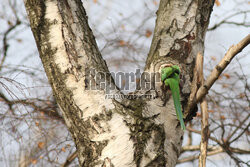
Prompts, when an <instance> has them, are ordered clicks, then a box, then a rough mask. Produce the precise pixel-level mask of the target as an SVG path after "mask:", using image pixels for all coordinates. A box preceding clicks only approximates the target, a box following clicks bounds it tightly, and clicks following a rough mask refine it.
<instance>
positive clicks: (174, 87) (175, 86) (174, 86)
mask: <svg viewBox="0 0 250 167" xmlns="http://www.w3.org/2000/svg"><path fill="white" fill-rule="evenodd" d="M165 84H166V85H169V87H170V89H171V92H172V96H173V100H174V106H175V110H176V115H177V118H178V120H179V121H180V123H181V129H183V130H185V124H184V121H183V114H182V111H181V102H180V89H179V80H178V79H177V78H168V79H166V80H165Z"/></svg>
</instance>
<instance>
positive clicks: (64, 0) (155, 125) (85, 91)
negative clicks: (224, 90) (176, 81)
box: [24, 0, 213, 167]
mask: <svg viewBox="0 0 250 167" xmlns="http://www.w3.org/2000/svg"><path fill="white" fill-rule="evenodd" d="M24 2H25V6H26V10H27V14H28V18H29V20H30V25H31V30H32V32H33V35H34V37H35V40H36V44H37V48H38V50H39V54H40V58H41V60H42V62H43V66H44V69H45V71H46V74H47V77H48V79H49V82H50V84H51V87H52V89H53V93H54V96H55V98H56V100H57V103H58V105H59V106H60V109H61V111H62V113H63V117H64V120H65V122H66V125H67V127H68V129H69V131H70V133H71V135H72V137H73V139H74V142H75V144H76V148H77V153H78V159H79V164H80V166H86V167H92V166H103V167H108V166H114V167H134V166H137V167H139V166H140V167H144V166H148V167H152V166H168V167H171V166H175V164H176V162H177V159H178V156H179V154H180V149H181V144H182V138H183V131H182V130H181V128H180V125H179V122H178V120H177V117H176V115H175V108H174V105H173V100H172V98H169V96H170V95H169V94H168V93H167V96H166V92H164V91H163V90H162V89H161V85H160V84H156V85H155V86H154V89H151V90H148V91H145V90H139V91H137V92H136V93H139V94H142V93H144V94H151V95H153V96H154V98H152V99H143V98H136V99H133V100H128V99H124V100H116V99H105V93H106V91H107V89H106V88H108V89H109V91H111V92H110V93H112V94H120V92H119V90H116V89H112V88H114V87H115V84H114V82H113V80H112V79H111V76H110V74H109V71H108V68H107V65H106V63H105V61H104V60H103V58H102V56H101V54H100V51H99V50H98V47H97V44H96V41H95V38H94V36H93V33H92V31H91V29H90V28H89V25H88V21H87V16H86V13H85V10H84V8H83V5H82V2H81V0H39V1H38V0H24ZM212 7H213V0H187V1H186V0H162V1H161V2H160V5H159V10H158V11H157V20H156V27H155V31H154V37H153V40H152V45H151V48H150V52H149V55H148V58H147V61H146V66H145V71H146V72H150V73H155V72H159V71H160V69H161V67H163V66H166V65H168V64H177V65H179V66H180V68H181V74H182V78H181V80H182V83H183V84H182V87H181V99H182V107H183V109H184V108H185V106H186V104H187V99H188V97H189V95H190V91H191V82H192V77H193V68H194V62H195V57H196V55H197V53H199V52H200V53H203V51H204V36H205V33H206V30H207V26H208V22H209V17H210V14H211V11H212ZM91 69H95V70H96V71H97V72H104V73H106V74H107V75H106V76H105V77H106V80H108V81H109V82H108V84H107V85H106V87H103V86H102V85H101V83H100V82H99V81H97V80H95V78H94V77H87V75H88V70H91ZM142 80H144V81H148V79H147V78H144V79H142ZM149 82H152V83H151V84H152V85H154V81H149ZM91 83H92V84H93V83H95V84H96V86H99V87H100V89H99V90H90V86H91ZM167 97H168V98H167ZM164 101H165V102H166V104H165V105H164ZM185 115H187V118H191V117H192V115H193V113H192V112H190V113H185ZM187 120H188V119H186V121H187Z"/></svg>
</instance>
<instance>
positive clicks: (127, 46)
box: [1, 2, 249, 164]
mask: <svg viewBox="0 0 250 167" xmlns="http://www.w3.org/2000/svg"><path fill="white" fill-rule="evenodd" d="M154 3H155V2H154ZM192 5H194V4H191V7H192ZM10 6H11V7H12V9H13V11H15V10H14V9H15V8H16V4H12V2H10ZM79 6H80V5H79ZM163 9H164V8H163ZM38 11H40V10H38ZM54 11H55V9H53V10H52V14H53V12H54ZM159 11H160V10H159ZM15 12H16V11H15ZM64 12H66V10H64ZM189 12H190V11H189ZM16 13H17V12H16ZM67 13H68V12H66V14H67ZM159 13H160V12H158V15H160V14H159ZM163 13H164V12H163ZM191 13H192V12H191ZM49 14H51V13H50V12H49ZM54 14H55V13H54ZM15 17H16V19H17V20H20V19H18V18H19V17H20V16H19V15H15ZM158 17H159V16H158ZM41 18H42V17H41ZM164 18H165V17H164ZM166 18H167V17H166ZM147 19H148V18H146V19H145V20H147ZM11 20H13V19H11ZM177 20H179V19H177ZM54 21H55V20H54ZM68 21H69V20H68ZM17 23H18V21H17ZM31 23H32V22H31ZM142 23H143V22H142ZM24 24H25V22H24V23H23V22H21V23H18V24H17V26H19V25H24ZM54 24H55V25H56V24H57V22H56V21H55V22H54V23H53V24H52V26H53V25H54ZM166 24H167V23H166ZM177 25H178V24H177ZM243 25H244V24H243ZM79 27H80V26H79ZM141 27H143V24H142V26H141ZM166 27H167V26H166ZM14 28H15V27H14ZM121 29H124V26H121ZM11 30H12V29H11V25H10V30H9V29H8V31H11ZM139 30H140V27H139V28H138V31H135V34H134V35H133V36H138V37H140V38H142V37H143V36H144V38H146V39H147V38H148V37H150V36H151V35H150V33H151V32H152V31H150V30H147V29H145V31H144V32H145V34H144V33H141V32H140V31H139ZM6 32H7V31H6ZM56 32H57V31H56ZM177 32H178V29H177ZM116 33H117V32H116ZM155 33H157V30H156V31H155ZM6 34H7V35H8V33H6ZM123 34H124V33H123ZM131 34H132V33H131ZM7 35H6V36H7ZM38 35H39V34H38ZM40 35H41V34H40ZM53 35H56V33H55V34H53ZM163 35H164V34H163ZM177 35H180V34H178V33H177ZM97 36H98V32H97ZM131 36H132V35H131ZM111 38H112V37H111ZM125 38H126V37H125ZM125 38H123V37H120V39H119V38H117V37H116V38H115V40H109V39H108V41H107V46H109V48H111V49H110V50H112V48H116V50H122V51H126V52H124V53H127V52H128V53H130V54H131V52H129V51H132V52H134V53H135V51H137V50H139V48H140V47H138V45H134V44H133V42H134V43H135V44H136V43H137V42H138V40H137V41H136V40H132V39H128V40H127V39H125ZM171 38H173V37H171ZM164 39H166V38H165V37H164ZM154 40H157V39H154ZM3 41H6V37H5V40H3ZM17 41H18V40H17ZM45 41H46V40H45ZM39 42H41V41H39ZM100 43H101V42H100ZM109 43H111V46H110V44H109ZM138 43H140V41H139V42H138ZM194 43H195V42H194ZM191 44H192V42H191ZM141 46H143V45H141ZM152 46H153V45H152ZM3 48H4V50H5V51H6V53H7V49H5V48H6V47H3ZM106 48H107V47H103V49H102V52H104V55H105V51H106V55H107V53H108V52H109V49H106ZM105 49H106V50H105ZM183 49H187V48H185V47H184V48H183ZM92 50H95V49H92ZM113 50H114V49H113ZM113 50H112V52H113V54H115V51H113ZM142 51H143V50H142ZM112 52H111V53H112ZM137 52H139V51H137ZM140 53H143V52H140ZM151 53H152V47H151ZM153 53H154V52H153ZM71 54H73V53H71ZM109 54H110V53H109ZM6 55H7V54H6ZM79 55H80V54H79ZM110 55H112V54H110ZM128 55H129V54H128ZM142 55H143V54H142ZM196 55H197V54H194V53H193V56H196ZM5 57H6V56H5ZM127 58H128V57H127ZM129 58H130V57H129ZM144 58H145V57H144ZM119 59H121V58H120V57H119ZM123 59H124V58H123ZM107 60H108V58H107ZM110 60H112V57H111V58H110ZM117 60H118V59H117ZM132 60H133V59H132ZM100 61H102V60H100ZM128 61H131V60H128ZM149 62H152V61H149ZM160 62H161V63H163V64H164V63H166V62H164V61H162V60H160ZM110 63H112V62H111V61H109V62H108V64H110ZM113 63H114V64H115V60H114V62H113ZM132 63H134V62H132ZM81 65H83V64H81ZM139 65H140V63H139ZM5 68H6V67H5ZM100 68H101V67H100ZM105 68H106V67H104V69H105ZM11 71H12V75H15V74H13V71H14V72H16V73H17V75H18V76H20V74H19V73H20V72H19V71H22V72H23V71H26V73H27V74H28V73H30V74H29V75H30V76H32V77H30V78H33V79H37V78H36V77H34V76H36V74H35V73H34V71H36V70H35V69H34V70H30V69H29V71H27V70H23V69H17V68H16V67H15V69H12V70H9V71H8V72H5V73H4V74H10V73H11ZM31 71H32V72H31ZM237 71H238V70H237ZM36 72H37V71H36ZM189 75H192V73H190V74H189ZM224 76H225V77H226V78H230V80H231V79H232V78H234V77H235V76H234V75H232V74H231V73H230V74H227V75H224ZM239 76H242V75H239ZM222 79H223V78H222ZM236 80H238V79H237V78H236ZM241 80H242V78H241ZM243 80H244V79H243ZM4 81H8V83H5V84H3V85H6V86H8V88H10V85H11V84H10V83H11V82H12V83H13V84H15V85H14V86H16V87H18V90H19V92H20V93H23V92H22V91H20V89H21V90H24V87H22V85H20V84H17V83H14V81H13V80H10V79H8V80H6V79H4V78H3V82H4ZM9 81H11V82H9ZM221 82H222V83H223V84H225V81H221ZM245 82H246V85H247V80H246V81H245ZM81 86H82V85H81ZM5 88H6V87H5ZM224 88H229V87H224ZM241 88H242V89H245V90H244V91H243V92H245V93H246V96H247V91H249V89H247V86H246V87H241ZM25 89H26V88H25ZM5 90H10V91H9V95H10V92H15V93H13V94H14V95H16V96H17V93H16V91H14V90H13V89H12V88H11V89H5ZM29 92H30V91H29ZM20 93H19V94H20ZM23 94H24V93H23ZM237 94H238V93H237ZM243 94H244V93H243ZM9 95H8V94H7V95H6V93H5V94H4V93H3V95H2V96H1V97H2V99H3V103H4V104H6V105H7V108H6V109H5V110H3V111H6V113H4V114H3V116H4V117H3V118H4V119H5V121H7V122H11V123H10V124H9V126H10V127H12V128H13V127H14V128H16V127H18V124H14V125H13V121H12V120H15V123H16V122H22V124H23V120H26V123H27V120H31V119H32V120H34V122H32V123H33V125H35V126H36V127H37V128H39V130H37V129H35V130H34V131H39V134H41V132H42V131H43V130H46V129H47V128H48V127H53V125H54V127H57V128H58V129H60V127H62V126H63V124H61V125H60V124H58V122H59V121H58V120H62V119H61V118H62V117H61V115H60V113H59V112H58V109H57V106H56V105H55V101H54V99H53V98H52V97H51V96H50V95H47V97H48V98H42V99H35V98H34V99H31V98H29V99H27V98H25V97H24V98H21V97H20V96H17V97H18V98H17V97H12V98H10V97H8V96H9ZM6 96H7V97H8V98H7V97H6ZM12 96H13V95H12ZM216 96H218V92H217V94H216ZM223 96H225V95H224V94H223ZM242 96H243V95H242ZM242 96H241V97H242ZM43 97H45V96H43ZM231 97H232V96H231ZM244 98H245V97H243V99H244ZM12 99H15V100H12ZM16 99H17V100H16ZM234 99H235V98H234ZM97 100H100V99H98V98H97ZM213 100H214V98H213ZM241 101H242V99H241ZM219 102H221V100H219ZM248 102H249V101H248ZM122 103H123V102H122ZM130 103H132V104H131V105H132V106H135V107H136V105H135V104H134V103H133V102H127V101H126V102H125V104H126V108H127V107H128V106H129V104H130ZM140 103H141V102H140ZM19 104H24V105H25V106H26V108H24V109H22V108H20V107H23V106H20V105H19ZM157 104H161V102H160V101H159V102H157ZM227 104H228V103H226V102H225V105H227ZM147 105H148V104H147ZM240 105H242V107H243V106H244V105H243V104H242V103H241V102H240ZM8 106H10V107H9V108H8ZM248 107H249V106H248ZM135 109H136V110H137V108H128V109H127V110H129V111H130V112H131V110H132V112H133V110H135ZM229 109H231V108H230V107H229ZM243 109H244V110H243V111H245V112H242V114H243V115H244V113H247V112H246V109H245V108H244V107H243ZM30 110H31V111H32V112H30ZM166 110H167V109H166V108H165V109H164V112H165V113H166ZM11 111H12V112H11ZM37 111H40V113H39V112H37ZM102 111H103V110H102ZM209 111H212V110H209ZM238 111H239V110H237V111H235V112H238ZM16 112H20V114H18V116H11V117H9V116H8V114H11V113H14V114H15V113H16ZM21 112H23V113H21ZM123 112H124V113H126V110H125V111H123ZM158 112H160V110H158ZM164 112H163V113H164ZM218 112H219V111H217V112H214V113H215V114H218ZM124 113H119V114H122V115H121V116H124V115H125V114H124ZM238 113H239V112H238ZM123 114H124V115H123ZM144 114H145V115H143V117H145V116H147V117H149V116H151V115H148V114H153V113H144ZM220 114H221V111H220ZM221 115H222V116H221V119H222V120H223V116H224V120H223V121H221V122H226V120H227V118H228V117H226V116H225V114H224V115H223V114H221ZM135 116H138V115H135ZM131 117H132V120H133V115H131ZM143 117H142V118H143ZM142 118H140V117H139V118H136V120H137V119H139V121H143V122H144V121H146V123H144V124H143V125H148V127H145V128H153V129H152V130H151V131H150V133H156V132H157V131H159V130H162V129H160V128H159V127H158V125H157V126H156V125H155V126H156V127H155V126H153V124H154V123H155V122H154V121H155V120H140V119H142ZM231 118H232V117H231ZM231 118H230V119H231ZM244 118H245V117H244ZM246 118H247V117H246ZM16 119H18V120H19V119H20V121H16ZM105 119H106V118H105ZM108 119H109V118H108ZM127 119H129V121H131V118H127ZM134 119H135V118H134ZM37 120H39V121H37ZM41 120H42V121H41ZM45 120H46V121H45ZM53 120H56V121H53ZM111 120H112V119H111ZM125 120H126V119H125ZM237 120H238V121H239V122H238V123H242V124H241V125H242V126H239V127H244V128H234V127H233V126H232V125H225V126H229V127H230V126H232V128H233V129H235V130H236V131H237V132H238V133H234V134H233V135H239V136H242V135H243V136H244V135H245V133H242V134H241V130H242V132H246V130H247V129H248V127H249V125H247V124H246V123H247V122H248V121H249V120H248V119H242V117H238V118H237ZM40 121H41V122H40ZM91 121H93V120H91ZM91 121H90V122H89V124H92V125H91V126H93V127H94V128H97V129H98V126H99V124H98V123H96V122H95V121H96V120H95V119H94V121H93V122H92V123H91ZM99 121H103V120H99ZM151 121H153V122H151ZM164 121H165V120H164ZM166 121H168V120H166ZM213 121H214V122H216V124H218V123H217V122H218V121H216V117H215V119H213ZM60 122H62V123H64V122H63V121H60ZM97 122H98V121H97ZM122 122H123V121H122ZM175 122H176V120H175ZM236 122H237V121H236ZM24 124H25V123H24ZM28 124H30V122H28V123H27V125H28ZM6 125H7V124H5V127H7V126H6ZM97 125H98V126H97ZM126 125H130V126H133V128H135V127H138V128H139V129H136V128H135V130H134V132H133V131H131V129H130V132H133V133H134V134H133V133H131V135H135V136H133V137H134V138H135V139H134V140H130V142H132V141H133V142H134V141H139V142H141V143H139V144H137V145H135V151H136V149H138V150H139V148H141V146H142V145H140V144H142V143H143V142H146V141H147V138H146V139H144V138H143V137H146V136H143V137H141V138H140V137H137V134H138V133H137V132H141V131H142V132H147V131H146V129H141V128H144V127H142V126H141V125H140V124H135V125H133V123H131V122H128V121H127V122H126ZM218 125H219V124H218ZM22 126H23V125H22ZM41 126H42V127H41ZM172 126H174V125H172ZM225 126H224V130H227V129H226V128H225ZM28 127H30V126H28ZM83 127H84V126H83ZM193 127H195V124H194V125H193ZM24 128H25V127H21V126H20V129H19V130H23V129H24ZM88 128H91V127H88ZM91 129H92V128H91ZM173 129H174V128H173ZM221 129H222V128H221ZM28 130H29V131H30V130H31V128H29V129H28ZM189 130H191V131H193V132H196V133H197V131H195V130H193V129H189ZM216 130H218V127H217V128H215V130H214V131H211V132H212V133H213V132H214V134H215V135H217V134H218V133H219V132H218V131H217V132H215V131H216ZM49 131H51V130H49ZM95 131H97V133H99V132H98V130H96V129H95ZM6 132H11V131H10V130H8V129H6ZM47 132H48V131H45V133H44V140H41V139H42V138H41V137H38V138H39V139H38V141H39V142H34V143H35V145H34V143H32V141H31V146H32V144H33V148H34V149H33V150H32V151H31V149H30V148H31V147H29V149H28V150H29V152H30V155H31V157H29V158H31V162H32V163H43V164H44V163H48V162H50V163H52V164H56V163H59V162H62V161H63V159H64V158H65V155H62V154H63V153H64V151H65V154H66V152H67V153H68V149H69V147H70V146H69V145H67V144H66V143H67V140H70V139H67V138H66V140H65V138H64V137H62V138H60V137H59V136H60V135H61V136H65V135H64V134H59V133H50V134H49V133H47ZM160 132H161V131H160ZM228 132H230V131H228ZM29 133H31V132H29ZM46 133H47V134H46ZM12 134H15V135H16V134H18V133H16V131H14V130H13V131H12ZM240 134H241V135H240ZM154 135H157V134H154ZM224 135H225V133H224ZM20 136H23V135H20ZM24 136H25V135H24ZM55 136H57V137H58V138H60V140H61V141H62V142H61V143H60V142H59V141H60V140H59V139H58V138H55ZM180 136H181V134H180ZM189 136H192V135H189ZM226 136H227V134H226ZM246 137H247V136H246ZM31 138H32V139H33V140H34V138H35V137H34V135H31ZM166 139H167V138H166ZM166 139H164V140H166ZM217 140H218V141H220V142H221V141H222V142H223V141H224V139H223V138H221V139H220V138H217ZM236 140H237V136H236ZM233 142H235V141H233ZM58 143H59V144H58ZM68 143H70V144H72V142H70V141H68ZM131 144H132V143H131ZM156 144H159V143H156ZM167 144H168V143H166V145H167ZM212 144H214V143H212ZM217 144H219V143H217ZM226 146H228V145H226ZM178 147H180V144H179V146H178ZM178 147H177V148H178ZM142 148H144V146H143V147H142ZM146 148H147V147H146ZM161 149H163V147H162V148H161ZM217 149H221V150H222V151H221V152H224V151H226V150H225V148H224V149H223V147H218V148H217ZM193 150H197V147H195V149H191V147H189V148H188V147H183V151H193ZM229 150H230V152H233V149H229ZM139 151H140V150H139ZM146 151H147V150H146ZM157 151H160V150H157ZM211 151H214V152H216V151H217V153H218V152H220V151H218V150H216V149H215V150H213V149H211ZM60 152H62V154H61V153H60ZM170 152H171V151H170ZM248 152H249V151H248V150H241V152H240V151H238V152H236V153H248ZM227 153H228V152H227ZM141 154H142V153H141V152H137V153H136V155H141ZM27 155H28V154H27ZM41 155H42V157H41ZM131 155H133V154H131ZM136 155H135V156H136ZM173 155H174V154H173ZM228 155H230V154H228ZM231 155H232V159H233V160H235V159H236V160H237V158H233V157H235V155H234V154H231ZM158 156H159V157H160V155H158ZM158 156H156V157H158ZM22 157H23V156H22ZM55 157H57V158H58V157H59V158H60V157H62V159H61V160H60V159H59V160H56V158H55ZM168 158H169V157H168ZM176 158H177V157H176ZM176 158H174V159H176ZM195 158H197V156H193V159H195ZM6 159H7V158H6ZM24 159H25V158H24ZM27 159H28V158H27ZM71 159H72V158H71ZM141 159H142V160H141ZM157 160H158V162H161V161H159V159H157ZM184 160H185V159H180V160H179V161H180V162H183V161H184ZM187 160H188V159H186V161H187ZM189 160H192V157H190V158H189ZM108 162H109V161H108V159H105V161H104V162H103V163H108ZM135 162H137V163H143V162H145V161H144V159H143V156H142V157H140V156H138V159H136V161H135ZM168 162H170V161H168ZM239 162H241V161H239ZM27 163H30V160H29V159H28V161H27ZM100 163H101V162H100ZM173 163H174V162H173Z"/></svg>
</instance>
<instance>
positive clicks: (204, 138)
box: [196, 53, 209, 167]
mask: <svg viewBox="0 0 250 167" xmlns="http://www.w3.org/2000/svg"><path fill="white" fill-rule="evenodd" d="M196 59H197V61H199V62H200V63H198V64H199V68H198V71H197V72H198V76H199V79H200V81H201V84H202V85H203V84H204V77H203V56H202V55H201V54H200V53H198V55H197V58H196ZM200 106H201V143H200V157H199V167H205V166H206V158H207V145H208V138H209V128H208V111H207V100H206V97H204V98H203V99H202V101H201V104H200Z"/></svg>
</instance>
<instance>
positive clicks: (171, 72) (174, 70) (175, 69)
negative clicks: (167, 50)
mask: <svg viewBox="0 0 250 167" xmlns="http://www.w3.org/2000/svg"><path fill="white" fill-rule="evenodd" d="M179 74H180V68H179V66H177V65H173V66H169V67H164V68H162V69H161V81H163V82H164V81H165V80H166V79H167V78H172V77H174V76H179Z"/></svg>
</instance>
